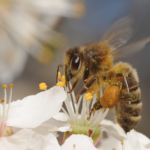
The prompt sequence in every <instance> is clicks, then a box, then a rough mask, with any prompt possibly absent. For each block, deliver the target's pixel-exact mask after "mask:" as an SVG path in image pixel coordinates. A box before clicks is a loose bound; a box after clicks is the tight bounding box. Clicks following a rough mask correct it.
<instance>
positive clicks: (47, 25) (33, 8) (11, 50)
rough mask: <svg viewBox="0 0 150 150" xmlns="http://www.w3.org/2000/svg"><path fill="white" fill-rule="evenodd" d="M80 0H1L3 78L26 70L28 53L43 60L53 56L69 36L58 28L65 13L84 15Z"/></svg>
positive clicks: (0, 64)
mask: <svg viewBox="0 0 150 150" xmlns="http://www.w3.org/2000/svg"><path fill="white" fill-rule="evenodd" d="M83 11H84V6H83V4H82V3H81V2H77V1H76V0H1V1H0V72H1V74H0V82H1V83H2V84H3V83H10V82H12V81H13V80H14V78H16V77H17V76H18V75H20V73H21V72H22V70H23V68H24V65H25V63H26V61H27V53H29V54H30V55H32V56H33V57H34V58H36V59H38V60H39V61H40V62H42V63H48V62H49V61H51V60H52V58H53V51H54V50H56V49H58V48H60V47H62V46H63V45H64V43H65V38H64V36H62V35H61V34H59V33H57V32H56V31H55V30H54V26H55V25H56V24H57V23H58V20H59V19H60V17H61V16H66V17H74V16H80V14H81V13H83Z"/></svg>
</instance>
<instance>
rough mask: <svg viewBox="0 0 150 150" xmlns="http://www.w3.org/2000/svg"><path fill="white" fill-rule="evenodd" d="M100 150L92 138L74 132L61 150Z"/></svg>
mask: <svg viewBox="0 0 150 150" xmlns="http://www.w3.org/2000/svg"><path fill="white" fill-rule="evenodd" d="M74 149H75V150H98V149H97V148H95V147H94V145H93V141H92V139H91V138H89V137H87V136H85V135H78V134H73V135H71V136H70V137H69V138H68V139H67V140H66V141H65V143H64V144H63V145H62V146H61V150H74Z"/></svg>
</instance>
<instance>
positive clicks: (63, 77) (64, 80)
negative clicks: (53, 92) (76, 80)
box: [61, 75, 66, 86]
mask: <svg viewBox="0 0 150 150" xmlns="http://www.w3.org/2000/svg"><path fill="white" fill-rule="evenodd" d="M61 81H62V82H63V83H64V86H65V84H66V78H65V76H64V75H63V76H62V78H61Z"/></svg>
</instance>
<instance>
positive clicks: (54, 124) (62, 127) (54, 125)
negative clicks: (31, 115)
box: [40, 118, 71, 132]
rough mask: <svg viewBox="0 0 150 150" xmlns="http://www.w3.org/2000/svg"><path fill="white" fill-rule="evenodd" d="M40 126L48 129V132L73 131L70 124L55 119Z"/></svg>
mask: <svg viewBox="0 0 150 150" xmlns="http://www.w3.org/2000/svg"><path fill="white" fill-rule="evenodd" d="M40 126H42V127H46V128H47V129H48V131H61V132H66V131H71V127H70V123H69V122H62V121H58V120H55V119H53V118H51V119H49V120H48V121H46V122H44V123H42V124H41V125H40Z"/></svg>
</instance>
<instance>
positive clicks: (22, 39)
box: [0, 0, 150, 138]
mask: <svg viewBox="0 0 150 150" xmlns="http://www.w3.org/2000/svg"><path fill="white" fill-rule="evenodd" d="M149 8H150V2H149V1H146V0H142V1H141V0H105V1H103V0H84V1H83V0H55V2H53V0H43V1H42V0H26V1H19V0H3V1H2V2H0V84H1V85H2V84H4V83H5V84H9V83H13V84H14V88H13V100H17V99H22V98H23V97H25V96H27V95H31V94H36V93H37V92H39V91H40V90H39V83H41V82H46V83H47V85H48V87H49V88H50V87H52V86H54V85H55V84H56V83H55V78H56V70H57V66H58V65H59V64H61V63H63V55H64V53H65V51H66V50H67V49H68V48H70V47H73V46H77V45H79V46H80V45H83V44H86V43H91V42H98V41H100V39H101V38H102V36H103V34H104V33H105V32H106V31H107V30H108V28H109V27H110V26H111V25H112V24H113V23H114V22H115V21H116V20H118V19H119V18H122V17H124V16H126V15H130V14H134V16H135V18H136V17H137V18H138V17H139V18H140V19H141V21H140V23H138V24H135V25H136V26H138V30H137V32H136V33H135V35H134V36H133V37H132V38H131V40H130V41H129V43H132V42H136V41H138V40H142V39H143V38H146V37H149V36H150V9H149ZM149 49H150V43H147V44H146V46H145V48H144V49H143V50H141V51H140V52H138V53H136V54H134V55H132V56H128V57H126V58H122V59H120V60H121V61H125V62H129V63H131V64H132V66H133V67H134V68H136V69H137V71H138V74H139V79H140V88H141V91H142V99H141V100H142V102H143V111H142V121H141V122H140V124H139V126H138V127H137V130H138V131H139V132H142V133H143V134H145V135H146V136H148V137H149V138H150V129H149V127H150V119H149V115H150V109H149V108H150V50H149ZM80 87H81V84H80V85H79V86H78V87H77V90H79V89H80ZM0 97H1V98H3V90H0ZM108 118H109V119H112V120H113V118H114V117H113V115H111V114H110V115H108Z"/></svg>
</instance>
